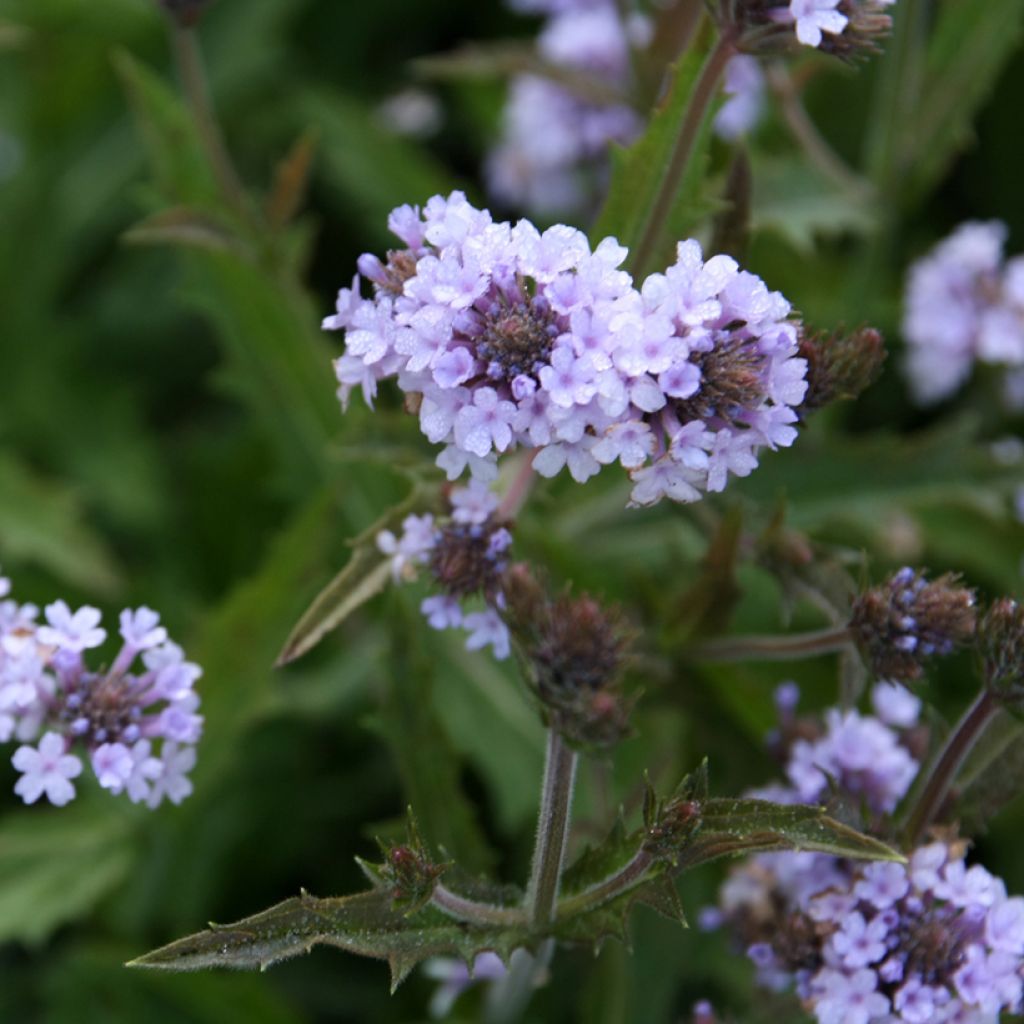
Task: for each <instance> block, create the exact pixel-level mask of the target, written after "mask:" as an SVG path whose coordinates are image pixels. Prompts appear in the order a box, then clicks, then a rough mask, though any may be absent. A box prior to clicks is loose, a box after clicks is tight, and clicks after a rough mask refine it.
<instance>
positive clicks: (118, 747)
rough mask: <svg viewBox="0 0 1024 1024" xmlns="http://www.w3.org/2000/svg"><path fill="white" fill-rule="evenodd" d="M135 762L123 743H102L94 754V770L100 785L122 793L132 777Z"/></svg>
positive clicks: (113, 791)
mask: <svg viewBox="0 0 1024 1024" xmlns="http://www.w3.org/2000/svg"><path fill="white" fill-rule="evenodd" d="M134 767H135V762H134V760H133V758H132V753H131V751H130V750H129V749H128V748H127V747H126V746H125V745H124V744H123V743H102V744H100V746H98V747H97V748H96V749H95V750H94V751H93V752H92V770H93V772H95V774H96V778H97V780H98V781H99V784H100V785H101V786H102V787H103V788H104V789H109V790H110V791H111V792H112V793H120V792H121V790H122V789H124V787H125V784H126V783H127V782H128V779H129V778H130V777H131V774H132V770H133V769H134Z"/></svg>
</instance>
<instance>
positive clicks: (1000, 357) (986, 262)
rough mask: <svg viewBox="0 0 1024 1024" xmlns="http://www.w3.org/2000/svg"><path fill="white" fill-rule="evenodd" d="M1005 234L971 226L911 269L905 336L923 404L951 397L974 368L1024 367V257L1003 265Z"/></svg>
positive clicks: (996, 226) (997, 227) (994, 227)
mask: <svg viewBox="0 0 1024 1024" xmlns="http://www.w3.org/2000/svg"><path fill="white" fill-rule="evenodd" d="M1005 240H1006V227H1005V225H1003V224H1001V223H1000V222H999V221H986V222H981V221H969V222H967V223H965V224H962V225H960V227H958V228H957V229H956V231H954V232H953V234H952V235H950V236H949V237H948V238H946V239H945V240H943V241H942V242H940V243H939V244H938V245H937V246H936V247H935V248H934V249H932V251H931V252H930V253H928V254H927V255H926V256H925V257H924V258H922V259H921V260H919V261H918V262H917V263H915V264H914V265H913V266H912V267H911V269H910V274H909V276H908V279H907V292H906V299H905V312H904V317H903V334H904V337H905V338H906V341H907V344H908V346H909V351H908V354H907V360H906V374H907V380H908V382H909V384H910V388H911V392H912V393H913V395H914V398H915V399H916V400H917V401H918V402H919V403H921V404H923V405H924V404H929V403H932V402H937V401H939V400H941V399H943V398H946V397H947V396H949V395H951V394H952V393H953V392H955V391H956V390H957V389H958V388H959V387H960V386H961V385H963V384H964V383H965V382H966V380H967V378H968V377H969V376H970V373H971V370H972V368H973V366H974V364H975V362H983V363H995V364H999V365H1003V366H1008V367H1021V366H1024V257H1015V258H1014V259H1011V260H1009V261H1005V262H1004V259H1003V245H1004V243H1005Z"/></svg>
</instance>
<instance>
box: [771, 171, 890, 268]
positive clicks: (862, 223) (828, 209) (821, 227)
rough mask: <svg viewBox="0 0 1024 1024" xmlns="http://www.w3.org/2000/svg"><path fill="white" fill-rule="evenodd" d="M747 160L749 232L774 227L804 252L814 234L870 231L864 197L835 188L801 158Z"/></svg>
mask: <svg viewBox="0 0 1024 1024" xmlns="http://www.w3.org/2000/svg"><path fill="white" fill-rule="evenodd" d="M753 163H754V167H753V182H754V187H753V193H754V194H753V212H752V225H753V229H754V230H755V231H764V230H771V231H775V232H777V233H778V234H779V235H780V236H781V237H782V238H784V239H785V240H786V241H787V242H789V244H790V245H791V246H793V248H794V249H796V250H798V251H799V252H800V253H801V255H803V256H809V255H810V254H811V253H813V251H814V248H815V244H816V242H817V240H818V239H819V237H822V236H830V237H835V236H837V235H844V234H861V235H863V234H867V233H868V232H869V231H871V230H873V229H874V227H875V213H874V211H873V209H872V206H871V203H870V201H869V199H868V198H867V197H865V196H862V195H855V194H853V193H851V192H850V191H844V190H842V189H839V188H837V187H836V186H835V185H833V184H832V182H831V181H829V180H828V179H827V178H825V177H824V176H823V175H822V174H821V172H820V171H818V170H816V169H815V167H814V166H813V165H812V164H810V163H808V162H807V161H806V160H803V159H799V158H792V159H779V158H768V159H766V158H761V159H755V160H754V162H753Z"/></svg>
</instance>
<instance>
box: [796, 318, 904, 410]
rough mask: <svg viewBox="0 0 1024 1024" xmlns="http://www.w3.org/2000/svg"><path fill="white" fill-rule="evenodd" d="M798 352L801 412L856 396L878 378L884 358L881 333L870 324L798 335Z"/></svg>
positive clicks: (883, 344) (883, 343)
mask: <svg viewBox="0 0 1024 1024" xmlns="http://www.w3.org/2000/svg"><path fill="white" fill-rule="evenodd" d="M799 354H800V356H801V357H802V358H803V359H806V360H807V393H806V395H805V396H804V400H803V402H802V403H801V406H800V408H801V410H802V411H804V412H813V411H814V410H815V409H820V408H821V407H822V406H824V405H828V404H830V403H831V402H835V401H839V400H842V399H852V398H856V397H857V396H858V395H859V394H860V393H861V392H862V391H864V390H866V389H867V388H868V387H869V386H870V385H871V384H872V383H873V382H874V381H875V379H876V378H877V377H878V374H879V373H880V372H881V369H882V364H883V363H884V362H885V357H886V351H885V342H884V341H883V340H882V335H881V334H879V333H878V331H876V330H875V329H874V328H873V327H861V328H859V329H858V330H855V331H851V332H849V333H847V332H845V331H842V330H840V331H835V332H833V333H828V332H825V331H821V332H816V333H805V334H802V335H801V337H800V352H799Z"/></svg>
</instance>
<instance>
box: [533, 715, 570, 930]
mask: <svg viewBox="0 0 1024 1024" xmlns="http://www.w3.org/2000/svg"><path fill="white" fill-rule="evenodd" d="M576 761H577V754H576V752H575V751H574V750H572V749H571V748H570V747H568V746H567V745H566V743H565V741H564V740H563V739H562V737H561V736H560V735H559V734H558V732H557V731H556V730H555V729H550V730H549V731H548V745H547V753H546V756H545V759H544V782H543V785H542V788H541V802H540V814H539V815H538V817H537V842H536V845H535V846H534V849H533V864H532V866H531V868H530V886H529V888H528V889H527V891H526V906H527V912H528V914H529V917H530V923H531V924H532V925H533V926H534V927H535V928H538V929H543V928H545V927H546V926H547V925H549V924H551V922H552V921H553V920H554V919H555V906H556V905H557V903H558V887H559V885H560V883H561V880H562V864H563V862H564V860H565V846H566V840H567V839H568V837H569V817H570V808H571V805H572V791H573V785H574V784H575V781H576Z"/></svg>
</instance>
